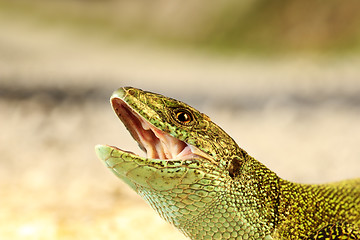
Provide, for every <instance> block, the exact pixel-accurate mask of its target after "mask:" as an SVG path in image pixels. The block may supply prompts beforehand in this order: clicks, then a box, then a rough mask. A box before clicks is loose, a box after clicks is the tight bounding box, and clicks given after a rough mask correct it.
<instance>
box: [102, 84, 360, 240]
mask: <svg viewBox="0 0 360 240" xmlns="http://www.w3.org/2000/svg"><path fill="white" fill-rule="evenodd" d="M111 99H112V100H114V99H116V100H118V101H120V100H121V101H123V102H124V103H126V106H127V107H128V108H129V109H131V111H132V112H134V113H136V114H138V115H140V116H141V117H142V118H143V119H144V120H146V121H147V122H149V123H150V124H151V125H152V126H153V127H155V128H157V129H158V130H159V131H160V130H161V131H162V132H165V133H167V134H169V135H171V136H172V137H174V138H176V139H178V140H181V141H184V142H186V143H187V144H189V145H192V146H195V147H197V148H198V149H199V150H200V151H201V152H203V154H201V156H200V155H197V156H195V157H193V158H190V159H176V160H171V159H163V160H161V159H151V158H146V157H140V156H137V155H135V154H133V153H130V152H127V151H122V150H120V149H118V148H116V147H111V146H104V145H98V146H96V153H97V155H98V157H99V158H100V159H102V160H103V161H104V162H105V164H106V165H107V166H108V167H109V168H110V169H111V170H112V171H113V172H114V173H115V175H117V176H118V177H119V178H121V179H122V180H123V181H125V182H126V183H127V184H128V185H129V186H130V187H132V188H133V189H134V190H135V191H136V192H137V193H138V194H139V195H140V196H142V197H143V198H144V199H145V200H146V201H147V202H148V203H149V204H150V205H151V206H152V207H153V208H154V209H155V210H156V211H157V212H158V213H159V214H160V216H161V217H162V218H164V219H165V220H166V221H168V222H169V223H171V224H173V225H174V226H175V227H177V228H178V229H179V230H180V231H182V232H183V233H184V234H185V235H186V236H188V237H189V238H191V239H194V240H195V239H196V240H202V239H267V240H269V239H360V179H354V180H347V181H342V182H338V183H331V184H322V185H305V184H297V183H292V182H289V181H286V180H283V179H281V178H279V177H278V176H277V175H276V174H275V173H274V172H272V171H270V170H269V169H268V168H267V167H265V166H264V165H263V164H262V163H260V162H258V161H257V160H255V159H254V158H252V157H251V156H249V155H248V154H247V153H246V152H245V151H244V150H243V149H241V148H240V147H238V145H237V144H236V143H235V141H234V140H233V139H232V138H231V137H230V136H229V135H228V134H226V133H225V132H224V131H223V130H222V129H221V128H220V127H219V126H217V125H216V124H215V123H213V122H212V121H211V120H210V118H209V117H207V116H206V115H204V114H202V113H200V112H199V111H197V110H196V109H194V108H192V107H190V106H188V105H186V104H185V103H182V102H180V101H177V100H174V99H171V98H167V97H164V96H162V95H159V94H155V93H151V92H146V91H142V90H139V89H135V88H129V87H126V88H120V89H118V90H117V91H115V92H114V94H113V95H112V98H111ZM183 110H185V111H186V113H188V114H190V115H191V117H192V118H191V121H190V122H188V123H186V124H184V123H181V122H180V121H177V120H176V113H178V112H179V111H183ZM115 111H116V109H115ZM127 127H128V129H129V131H130V132H131V129H130V128H131V127H129V126H127Z"/></svg>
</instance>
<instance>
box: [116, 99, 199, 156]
mask: <svg viewBox="0 0 360 240" xmlns="http://www.w3.org/2000/svg"><path fill="white" fill-rule="evenodd" d="M111 104H112V106H113V109H114V111H115V113H116V115H117V116H118V117H119V119H120V120H121V121H122V122H123V124H124V125H125V127H126V128H127V130H128V131H129V132H130V134H131V136H132V137H133V138H134V139H135V140H136V142H137V143H138V145H139V147H140V148H141V149H142V150H143V151H144V152H145V153H146V157H147V158H150V159H161V160H179V159H180V160H184V159H191V158H195V157H198V158H199V157H202V156H203V155H204V153H203V152H202V151H200V150H199V149H198V148H196V147H194V146H192V145H189V144H187V143H185V142H184V141H181V140H179V139H177V138H175V137H173V136H171V135H170V134H168V133H166V132H164V131H162V130H160V129H158V128H156V127H155V126H153V125H152V124H150V123H149V122H148V121H147V120H146V119H145V118H143V117H142V116H140V115H139V114H138V113H137V112H136V111H134V110H133V109H131V107H130V106H128V104H127V103H126V102H124V101H123V100H122V99H120V98H116V97H115V98H112V99H111ZM117 149H118V148H117ZM118 150H120V149H118ZM131 154H134V153H131ZM134 155H136V154H134Z"/></svg>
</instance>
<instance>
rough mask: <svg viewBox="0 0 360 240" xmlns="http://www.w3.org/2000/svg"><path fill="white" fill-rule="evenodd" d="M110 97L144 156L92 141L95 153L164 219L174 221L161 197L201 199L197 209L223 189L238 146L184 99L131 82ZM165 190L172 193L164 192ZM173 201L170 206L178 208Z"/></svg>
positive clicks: (233, 168)
mask: <svg viewBox="0 0 360 240" xmlns="http://www.w3.org/2000/svg"><path fill="white" fill-rule="evenodd" d="M110 102H111V104H112V107H113V109H114V111H115V113H116V114H117V116H118V117H119V118H120V120H121V121H122V122H123V123H124V125H125V127H126V128H127V129H128V131H129V132H130V134H131V135H132V137H133V138H134V139H135V140H136V141H137V143H138V145H139V147H140V148H141V149H142V150H143V151H144V152H145V153H146V157H142V156H139V155H137V154H135V153H132V152H129V151H124V150H121V149H120V148H118V147H114V146H108V145H97V146H96V153H97V155H98V157H99V158H100V159H102V160H103V161H104V162H105V164H106V165H107V166H108V167H109V168H110V169H111V170H112V171H113V172H114V173H115V174H116V175H117V176H118V177H119V178H121V179H122V180H124V181H125V182H126V183H127V184H128V185H129V186H130V187H132V188H133V189H134V190H135V191H136V192H137V193H138V194H140V195H142V196H143V197H144V198H145V199H147V200H148V201H149V203H150V204H151V205H152V206H153V207H154V208H155V209H156V210H158V212H159V213H160V215H162V216H163V217H164V218H165V219H167V220H168V221H170V222H173V221H174V220H173V217H169V213H168V212H169V209H167V210H164V209H163V210H161V209H160V208H162V207H161V206H163V207H164V208H165V204H164V203H162V201H166V199H168V200H169V199H172V200H171V201H172V203H175V202H176V201H177V200H175V202H174V200H173V199H174V198H177V199H178V202H181V204H180V205H182V204H183V202H182V200H183V199H181V198H184V199H185V198H186V201H187V203H189V204H187V205H188V206H194V204H195V205H196V202H201V204H200V203H199V204H198V205H197V206H196V209H197V211H196V212H197V213H200V212H201V211H200V209H199V208H203V209H205V208H206V206H205V205H206V204H204V203H209V204H211V203H213V202H215V200H214V199H215V198H216V192H217V188H219V189H223V188H224V186H223V185H224V184H226V182H228V181H225V180H226V179H229V178H232V177H233V175H234V173H235V172H239V169H240V168H241V164H242V161H243V159H241V156H243V154H244V152H243V150H242V149H240V148H239V147H238V146H237V144H236V143H235V141H234V140H233V139H232V138H231V137H230V136H228V135H227V134H226V133H225V132H224V131H223V130H222V129H221V128H220V127H219V126H217V125H216V124H215V123H213V122H212V121H211V120H210V118H209V117H208V116H206V115H205V114H203V113H200V112H199V111H197V110H196V109H194V108H192V107H190V106H188V105H187V104H185V103H183V102H180V101H177V100H175V99H171V98H167V97H164V96H162V95H160V94H155V93H151V92H146V91H142V90H140V89H136V88H130V87H125V88H120V89H118V90H117V91H115V92H114V93H113V95H112V96H111V99H110ZM185 191H186V194H185V195H181V193H184V192H185ZM179 194H180V195H179ZM169 195H173V197H168V198H166V197H165V196H169ZM154 196H158V197H154ZM160 196H161V197H160ZM179 199H180V200H179ZM169 201H170V200H169ZM170 205H171V204H170ZM173 205H174V206H173V208H174V211H176V209H178V210H179V209H180V208H181V207H180V206H178V205H176V203H175V204H173ZM159 209H160V210H159ZM192 209H195V208H191V207H188V209H187V208H183V211H185V210H186V211H191V210H192ZM165 212H167V213H168V214H166V213H165ZM172 214H174V212H173V213H172ZM170 215H171V214H170ZM170 218H171V219H170ZM175 225H176V224H175Z"/></svg>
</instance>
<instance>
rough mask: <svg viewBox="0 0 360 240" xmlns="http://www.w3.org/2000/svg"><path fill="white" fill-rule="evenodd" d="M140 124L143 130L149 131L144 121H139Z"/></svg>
mask: <svg viewBox="0 0 360 240" xmlns="http://www.w3.org/2000/svg"><path fill="white" fill-rule="evenodd" d="M140 122H141V126H142V128H143V129H144V130H149V129H150V125H149V124H148V123H147V122H145V121H140Z"/></svg>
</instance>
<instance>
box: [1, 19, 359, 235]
mask: <svg viewBox="0 0 360 240" xmlns="http://www.w3.org/2000/svg"><path fill="white" fill-rule="evenodd" d="M0 29H3V32H6V34H1V35H0V77H1V85H0V88H3V90H2V91H1V92H0V94H1V95H0V96H2V97H1V98H0V111H1V112H0V133H1V134H0V156H1V157H0V196H1V197H0V238H1V239H122V240H127V239H184V237H183V236H182V235H181V234H180V233H179V232H178V231H177V230H176V229H173V228H172V227H171V226H169V225H168V224H167V223H165V222H164V221H163V220H161V219H160V218H159V217H158V216H157V215H156V214H155V212H154V211H153V210H152V209H151V208H150V207H149V206H148V205H146V204H145V202H144V201H143V200H142V199H140V197H138V196H137V195H136V194H135V193H133V192H132V191H131V190H130V189H129V188H128V187H127V186H126V185H125V184H123V183H122V182H121V181H120V180H118V179H116V177H115V176H113V174H112V173H111V172H110V171H108V169H106V167H105V166H103V164H102V163H101V162H100V161H99V160H98V159H96V157H95V154H94V145H96V144H99V143H103V144H113V145H117V146H119V147H121V148H123V149H129V150H132V151H135V152H138V151H139V150H138V148H137V146H136V144H135V143H134V142H133V141H132V140H131V137H130V135H129V134H128V133H127V132H126V130H125V129H124V127H123V126H122V125H121V123H120V122H119V120H118V119H117V118H116V117H115V115H114V114H113V112H112V110H111V108H110V105H109V104H108V97H109V96H110V94H111V91H112V90H115V89H116V88H117V87H120V86H123V85H132V86H137V87H141V88H143V89H148V90H152V91H157V92H160V93H163V94H165V95H168V96H172V97H176V98H180V99H182V100H185V101H187V102H188V103H190V104H192V105H194V106H195V107H197V108H198V109H200V110H202V111H203V112H205V113H207V114H208V115H209V116H210V117H211V118H212V119H213V120H214V121H215V122H216V123H218V124H219V125H220V126H222V127H223V128H224V129H225V130H226V131H227V132H228V133H230V135H231V136H232V137H233V138H235V139H236V140H237V142H238V143H239V145H240V146H242V147H243V148H244V149H246V150H247V151H248V152H249V153H250V154H251V155H253V156H254V157H256V158H257V159H258V160H260V161H262V162H263V163H265V164H266V165H267V166H268V167H270V168H271V169H272V170H274V171H275V172H277V173H278V174H279V175H280V176H281V177H283V178H286V179H289V180H293V181H297V182H305V183H321V182H327V181H337V180H341V179H345V178H352V177H360V171H359V170H360V148H359V142H360V124H359V122H360V121H359V120H360V107H359V99H358V97H357V96H359V95H358V93H359V92H360V81H359V76H360V69H359V68H358V67H357V66H359V58H358V57H356V56H351V57H346V58H342V59H337V58H331V59H323V58H316V57H314V56H312V57H310V58H309V57H305V56H296V57H294V56H293V57H291V56H288V57H284V58H281V59H265V60H260V59H249V58H246V57H244V56H242V57H232V58H225V57H214V56H208V55H205V54H196V53H192V52H186V51H165V50H164V49H158V48H155V47H154V48H151V49H149V48H148V47H146V45H142V44H141V43H134V44H129V43H127V44H125V43H124V44H119V45H116V44H114V43H113V42H111V41H109V40H101V39H100V38H98V37H95V36H93V38H91V39H85V38H84V37H83V36H81V35H77V34H76V33H73V32H69V31H68V30H66V29H62V28H60V29H51V28H48V27H44V26H38V25H37V24H36V23H31V22H27V21H22V20H20V19H13V18H11V17H6V16H5V17H4V16H1V21H0ZM41 87H43V88H44V89H45V90H46V89H61V91H62V93H63V94H65V96H64V98H62V99H60V100H59V99H58V98H56V96H54V95H53V94H51V92H50V93H49V91H45V90H44V93H43V94H41V93H36V92H34V91H35V90H36V89H39V88H41ZM89 87H90V88H94V89H97V90H98V91H99V95H96V94H95V96H97V98H95V99H93V98H91V97H86V96H85V97H83V98H81V99H77V98H71V97H69V96H68V95H67V93H69V94H70V93H71V91H72V90H73V89H77V90H79V89H80V91H81V89H87V88H89ZM0 90H1V89H0ZM9 90H11V91H12V94H7V93H8V92H9ZM6 91H7V92H6ZM24 92H26V93H28V95H27V96H25V97H24V96H23V95H21V94H23V93H24ZM5 96H6V97H5Z"/></svg>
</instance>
